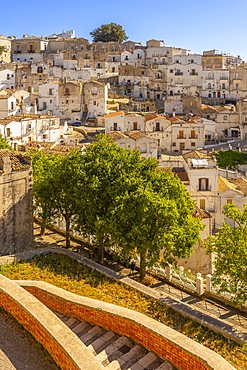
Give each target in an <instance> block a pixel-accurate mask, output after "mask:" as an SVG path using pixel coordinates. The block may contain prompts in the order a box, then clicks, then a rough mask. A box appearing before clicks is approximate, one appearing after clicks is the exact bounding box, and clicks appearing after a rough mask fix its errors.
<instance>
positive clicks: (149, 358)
mask: <svg viewBox="0 0 247 370" xmlns="http://www.w3.org/2000/svg"><path fill="white" fill-rule="evenodd" d="M156 360H157V356H156V355H155V354H154V353H152V352H148V353H147V354H146V355H145V356H144V357H142V358H141V359H140V360H139V361H138V362H136V363H135V364H134V365H133V366H131V369H130V368H128V370H143V369H146V368H147V366H149V365H151V364H152V363H154V362H155V361H156Z"/></svg>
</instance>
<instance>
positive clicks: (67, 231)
mask: <svg viewBox="0 0 247 370" xmlns="http://www.w3.org/2000/svg"><path fill="white" fill-rule="evenodd" d="M65 222H66V229H65V236H66V248H67V249H69V248H70V218H69V217H68V216H67V217H65Z"/></svg>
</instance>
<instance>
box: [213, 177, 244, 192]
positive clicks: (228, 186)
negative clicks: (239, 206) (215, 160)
mask: <svg viewBox="0 0 247 370" xmlns="http://www.w3.org/2000/svg"><path fill="white" fill-rule="evenodd" d="M238 180H240V179H238ZM235 181H237V180H228V179H226V178H224V177H221V176H219V177H218V192H219V193H221V192H223V191H226V190H234V191H236V192H238V193H245V192H244V191H243V190H242V189H241V186H239V184H236V183H235ZM245 186H246V188H247V183H246V184H245Z"/></svg>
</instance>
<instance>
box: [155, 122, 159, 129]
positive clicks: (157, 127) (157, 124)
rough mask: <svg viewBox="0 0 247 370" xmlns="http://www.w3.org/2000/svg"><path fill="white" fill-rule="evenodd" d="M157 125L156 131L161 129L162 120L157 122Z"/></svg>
mask: <svg viewBox="0 0 247 370" xmlns="http://www.w3.org/2000/svg"><path fill="white" fill-rule="evenodd" d="M155 126H156V127H155V129H156V131H160V122H156V124H155Z"/></svg>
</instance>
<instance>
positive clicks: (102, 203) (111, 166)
mask: <svg viewBox="0 0 247 370" xmlns="http://www.w3.org/2000/svg"><path fill="white" fill-rule="evenodd" d="M133 153H134V152H133ZM129 154H130V152H129V151H126V150H124V149H122V148H120V147H119V146H118V145H117V144H115V143H111V141H110V138H109V137H107V136H104V135H103V136H101V135H100V136H99V138H98V141H96V142H95V143H93V144H92V145H90V147H88V148H87V150H86V153H85V154H84V155H83V161H84V169H85V173H86V177H85V181H84V183H83V188H82V189H80V188H78V191H79V193H80V194H82V196H81V198H80V201H79V202H80V207H79V211H78V212H79V214H78V221H77V224H78V225H79V228H80V231H81V232H82V233H84V234H85V235H88V234H91V235H93V236H94V238H95V239H96V241H97V244H98V260H99V261H100V262H101V261H102V260H103V257H104V248H105V246H108V245H109V242H110V235H109V232H110V230H111V227H110V221H111V218H110V216H111V212H112V211H113V209H114V206H115V200H116V199H117V197H118V196H119V194H121V192H122V191H123V186H124V181H123V179H124V177H125V173H126V171H127V169H128V165H127V157H128V155H129ZM130 155H131V154H130Z"/></svg>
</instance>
